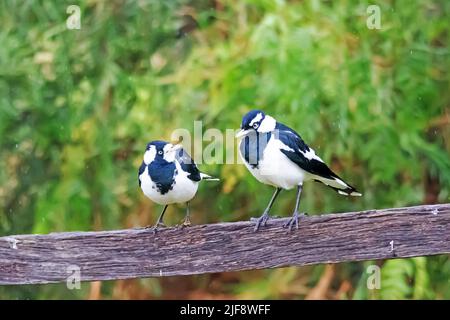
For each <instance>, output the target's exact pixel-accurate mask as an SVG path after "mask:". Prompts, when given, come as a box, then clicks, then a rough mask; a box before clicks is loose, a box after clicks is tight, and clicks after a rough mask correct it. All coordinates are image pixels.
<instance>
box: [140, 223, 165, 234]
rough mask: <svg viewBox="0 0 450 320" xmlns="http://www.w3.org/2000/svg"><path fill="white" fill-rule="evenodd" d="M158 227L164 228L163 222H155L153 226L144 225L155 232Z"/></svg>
mask: <svg viewBox="0 0 450 320" xmlns="http://www.w3.org/2000/svg"><path fill="white" fill-rule="evenodd" d="M159 228H166V225H165V224H164V223H163V222H161V221H160V222H157V223H156V224H155V225H153V226H150V225H149V226H146V227H145V229H149V230H152V231H153V233H157V232H158V231H159Z"/></svg>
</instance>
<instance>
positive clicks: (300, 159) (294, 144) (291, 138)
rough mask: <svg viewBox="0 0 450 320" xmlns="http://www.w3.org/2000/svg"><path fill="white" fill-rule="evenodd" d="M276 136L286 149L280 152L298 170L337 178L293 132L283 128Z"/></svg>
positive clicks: (328, 177)
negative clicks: (296, 166) (298, 168)
mask: <svg viewBox="0 0 450 320" xmlns="http://www.w3.org/2000/svg"><path fill="white" fill-rule="evenodd" d="M277 134H278V139H279V140H280V141H281V142H282V143H283V144H284V145H286V147H287V148H285V149H281V152H282V153H284V154H285V155H286V156H287V157H288V158H289V159H290V160H291V161H292V162H294V163H295V164H297V165H298V166H299V167H300V168H302V169H303V170H305V171H307V172H309V173H311V174H314V175H317V176H320V177H324V178H327V179H333V178H338V176H337V175H336V174H335V173H334V172H333V171H331V169H330V168H328V166H327V165H326V164H325V163H324V162H323V161H322V159H320V158H319V157H318V156H317V155H316V154H315V152H314V150H313V149H311V148H310V147H308V145H307V144H306V143H305V142H304V141H303V140H302V138H301V137H300V136H299V135H298V134H297V133H296V132H295V131H293V130H290V129H289V128H287V127H285V128H283V129H278V131H277Z"/></svg>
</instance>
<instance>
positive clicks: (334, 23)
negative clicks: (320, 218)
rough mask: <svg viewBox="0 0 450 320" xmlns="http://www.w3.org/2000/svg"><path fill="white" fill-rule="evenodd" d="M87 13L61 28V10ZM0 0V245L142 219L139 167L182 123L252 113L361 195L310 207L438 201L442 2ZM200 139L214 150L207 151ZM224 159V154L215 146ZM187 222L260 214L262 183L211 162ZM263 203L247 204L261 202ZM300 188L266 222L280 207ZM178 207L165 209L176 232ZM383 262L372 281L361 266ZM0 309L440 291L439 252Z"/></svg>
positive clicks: (443, 128)
mask: <svg viewBox="0 0 450 320" xmlns="http://www.w3.org/2000/svg"><path fill="white" fill-rule="evenodd" d="M70 4H77V5H79V6H80V8H81V29H80V30H68V29H67V27H66V19H67V18H68V16H69V15H68V14H67V13H66V8H67V6H68V5H70ZM370 4H373V3H372V2H368V1H350V0H348V1H319V0H315V1H283V0H262V1H256V0H249V1H220V0H216V1H212V0H209V1H206V0H204V1H203V0H202V1H175V0H173V1H145V0H141V1H100V0H87V1H14V0H3V1H1V2H0V44H1V45H0V161H1V166H0V235H1V236H3V235H11V234H23V233H47V232H54V231H71V230H86V231H88V230H109V229H118V228H130V227H140V226H145V225H148V224H151V223H153V222H154V221H155V219H156V217H157V215H158V213H159V211H160V207H159V206H157V205H155V204H153V203H151V201H150V200H148V199H146V198H145V197H144V196H143V195H142V192H141V191H140V189H139V188H138V183H137V169H138V167H139V165H140V162H141V161H142V154H143V151H144V149H145V145H146V143H147V142H148V141H150V140H154V139H165V140H168V139H169V138H170V134H171V133H172V131H173V130H174V129H176V128H186V129H188V130H189V131H192V130H193V122H194V121H195V120H200V121H202V122H203V126H204V130H206V129H207V128H218V129H220V130H221V131H225V129H237V128H238V127H239V125H240V121H241V117H242V115H243V114H244V113H245V112H246V111H248V110H250V109H251V108H254V107H257V108H261V109H263V110H265V111H266V112H267V113H269V114H271V115H273V116H274V117H276V118H277V119H278V120H279V121H280V122H284V123H286V124H287V125H289V126H291V127H293V128H295V129H296V130H297V131H298V132H299V133H300V134H301V135H302V136H303V138H304V139H305V140H306V141H307V142H308V143H309V144H310V145H312V146H313V147H314V148H315V149H316V152H317V153H318V154H319V155H320V156H321V157H322V158H323V159H324V160H325V161H327V162H329V163H330V164H331V167H332V168H333V169H334V170H335V171H336V172H338V173H339V174H340V175H341V176H342V177H344V178H345V179H346V180H348V181H349V182H350V183H351V184H353V185H355V186H356V187H357V188H358V189H359V190H361V191H362V192H363V193H364V196H363V197H362V198H357V199H355V198H346V197H342V196H339V195H338V194H336V193H335V192H333V191H332V190H330V189H327V188H326V187H324V186H322V185H319V184H313V183H311V184H307V185H306V187H305V192H304V194H303V198H302V209H303V210H305V211H307V212H309V213H310V214H319V213H324V212H345V211H352V210H365V209H372V208H386V207H394V206H407V205H417V204H422V203H439V202H449V200H450V160H449V152H450V139H449V137H450V49H449V37H450V26H449V21H450V19H449V13H450V2H449V1H446V0H441V1H430V0H415V1H406V0H397V1H393V0H392V1H389V0H380V1H376V4H378V5H379V6H380V9H381V29H380V30H376V29H373V30H370V29H369V28H368V27H367V26H366V20H367V18H368V14H367V13H366V9H367V7H368V6H369V5H370ZM205 144H208V143H205ZM223 148H224V150H225V149H227V150H228V151H231V150H233V148H234V145H224V146H223ZM200 167H201V169H202V170H204V171H206V172H208V173H210V174H212V175H216V176H220V178H221V182H220V183H209V184H206V183H205V184H203V185H202V186H201V188H200V190H199V192H198V194H197V197H196V198H195V199H194V201H193V203H192V206H193V208H192V210H193V223H214V222H218V221H237V220H244V219H249V218H250V217H251V216H258V215H259V214H260V213H261V212H262V210H263V209H264V207H265V205H266V204H267V202H268V200H269V198H270V196H271V193H272V189H271V188H270V187H268V186H264V185H262V184H260V183H258V182H257V181H256V180H255V179H254V178H253V177H252V176H251V175H250V173H248V172H247V170H246V169H245V167H244V166H243V165H232V164H229V165H206V164H203V165H201V166H200ZM255 194H258V197H255ZM294 201H295V192H284V194H283V193H282V194H281V196H280V198H279V201H278V202H277V203H276V205H275V207H274V210H273V212H274V214H279V215H286V216H287V215H290V214H291V212H292V208H293V205H294ZM183 213H184V211H183V209H182V208H177V207H171V208H170V209H169V211H168V214H167V216H166V217H167V220H166V222H167V223H169V224H176V223H179V222H180V221H181V219H182V218H183ZM374 263H376V264H377V265H379V266H380V267H381V270H382V282H381V289H380V290H368V289H367V287H366V279H367V276H368V274H367V273H366V268H367V266H369V265H371V264H374ZM0 298H2V299H8V298H9V299H23V298H27V299H44V298H51V299H56V298H62V299H81V298H91V299H109V298H116V299H126V298H136V299H151V298H199V299H200V298H250V299H252V298H275V299H278V298H287V299H303V298H324V299H380V298H385V299H394V298H405V299H420V298H425V299H450V260H449V259H448V256H438V257H429V258H414V259H403V260H390V261H377V262H375V261H372V262H358V263H343V264H339V265H328V266H324V265H319V266H313V267H301V268H283V269H276V270H259V271H248V272H236V273H223V274H212V275H201V276H190V277H172V278H165V279H136V280H126V281H108V282H102V283H100V282H94V283H83V284H82V289H81V290H68V289H67V288H66V286H65V284H58V285H41V286H9V287H0Z"/></svg>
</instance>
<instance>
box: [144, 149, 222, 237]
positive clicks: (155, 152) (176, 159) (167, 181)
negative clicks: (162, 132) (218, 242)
mask: <svg viewBox="0 0 450 320" xmlns="http://www.w3.org/2000/svg"><path fill="white" fill-rule="evenodd" d="M138 178H139V186H140V187H141V189H142V191H143V192H144V194H145V195H146V196H147V197H148V198H150V199H151V200H152V201H154V202H156V203H158V204H161V205H164V208H163V210H162V212H161V214H160V215H159V218H158V221H157V222H156V224H155V225H154V227H153V228H154V230H155V231H156V230H157V228H158V227H160V226H164V223H163V217H164V213H165V212H166V209H167V207H168V206H169V205H170V204H174V203H186V216H185V218H184V222H183V225H182V226H189V225H190V224H191V221H190V215H189V201H190V200H191V199H192V198H193V197H194V196H195V194H196V193H197V189H198V183H199V182H200V181H201V180H219V179H215V178H212V177H211V176H209V175H207V174H205V173H202V172H200V171H199V170H198V168H197V165H196V164H195V162H194V160H193V159H192V158H191V157H190V156H189V154H188V153H187V152H186V151H185V150H184V149H183V148H182V146H181V145H179V144H176V145H173V144H171V143H168V142H165V141H152V142H150V143H148V144H147V148H146V149H145V153H144V160H143V161H142V164H141V166H140V168H139V174H138Z"/></svg>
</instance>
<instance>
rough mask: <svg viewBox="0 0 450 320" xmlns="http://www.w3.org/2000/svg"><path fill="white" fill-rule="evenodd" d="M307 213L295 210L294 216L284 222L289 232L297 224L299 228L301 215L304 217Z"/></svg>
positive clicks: (296, 226) (284, 226)
mask: <svg viewBox="0 0 450 320" xmlns="http://www.w3.org/2000/svg"><path fill="white" fill-rule="evenodd" d="M305 215H306V214H305V213H298V212H297V211H296V212H294V214H293V215H292V218H290V219H289V221H288V222H286V223H285V224H283V228H289V230H288V232H291V231H292V227H293V226H294V224H295V228H296V229H298V220H299V219H300V217H304V216H305Z"/></svg>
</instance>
